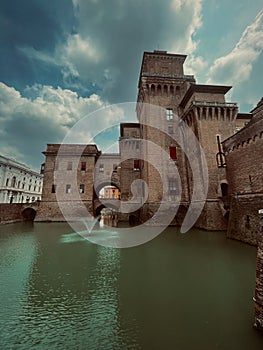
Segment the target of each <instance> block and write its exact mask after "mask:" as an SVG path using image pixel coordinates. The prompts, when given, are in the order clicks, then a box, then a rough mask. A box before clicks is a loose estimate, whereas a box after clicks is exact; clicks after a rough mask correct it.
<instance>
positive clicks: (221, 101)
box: [137, 51, 242, 230]
mask: <svg viewBox="0 0 263 350" xmlns="http://www.w3.org/2000/svg"><path fill="white" fill-rule="evenodd" d="M185 58H186V56H184V55H174V54H168V53H167V52H165V51H154V52H145V53H144V56H143V61H142V67H141V72H140V78H139V85H138V88H139V91H138V108H137V115H138V120H139V122H140V123H141V124H148V122H149V120H151V125H153V126H154V127H151V126H148V125H142V126H141V136H142V138H143V139H145V140H149V141H152V142H153V143H155V144H157V145H159V146H160V147H161V148H162V149H164V150H165V151H166V152H167V154H169V152H170V156H171V148H173V147H175V148H176V157H172V156H171V157H170V158H171V159H170V161H169V160H167V159H162V157H160V155H159V157H158V154H155V159H157V164H158V170H159V172H158V171H157V170H156V169H155V168H154V167H153V166H152V165H151V164H150V162H148V163H147V162H146V163H145V164H144V167H143V169H142V171H141V176H142V179H144V180H145V181H146V183H147V184H148V189H149V196H148V201H147V203H145V208H144V209H143V216H145V217H143V219H147V217H148V216H149V213H147V211H149V210H148V209H147V208H151V214H153V213H154V212H155V211H156V210H157V208H158V207H159V204H160V202H161V201H162V200H168V201H169V200H170V201H176V200H177V198H176V196H175V198H173V197H171V196H170V195H169V183H170V182H171V181H175V183H176V184H178V183H179V179H178V175H176V174H175V171H174V168H173V165H176V167H177V169H178V171H179V175H180V181H181V188H182V191H181V198H180V201H181V202H183V203H185V204H184V207H186V206H187V205H189V203H190V202H191V198H192V193H193V188H194V182H196V181H198V180H197V177H196V176H195V175H196V174H195V175H193V173H192V170H191V164H190V163H189V161H188V159H187V157H186V155H185V149H186V148H187V147H188V148H191V147H193V145H191V141H189V140H190V137H189V134H187V132H189V133H190V131H189V129H190V130H192V132H193V133H194V135H195V136H196V138H197V140H198V141H199V144H200V145H201V147H202V149H203V152H204V155H205V158H206V162H207V167H208V175H209V186H208V195H207V200H206V203H205V206H204V210H203V212H202V214H201V216H200V218H199V220H198V222H197V223H196V225H197V226H198V227H200V228H205V229H209V230H225V229H226V228H227V220H226V218H225V217H224V215H225V214H226V210H225V209H224V201H223V199H222V197H223V196H222V192H221V184H222V183H226V172H225V164H224V162H221V163H222V164H219V163H218V162H217V158H216V156H217V153H218V152H219V148H218V143H220V141H222V140H223V139H226V138H228V137H229V136H231V135H233V133H234V132H235V130H236V127H237V125H236V120H237V116H238V108H237V104H236V103H227V102H226V101H225V94H226V93H227V92H228V91H229V89H230V88H231V87H228V86H214V85H198V84H196V83H195V79H194V77H193V76H188V75H184V70H183V63H184V60H185ZM141 103H149V104H152V105H156V106H159V107H161V108H162V109H160V111H158V110H157V109H154V108H146V109H145V108H144V107H143V106H142V104H141ZM169 113H170V114H171V115H170V116H169V115H168V114H169ZM175 116H178V117H179V119H180V120H183V121H184V122H185V123H186V124H187V126H188V128H189V129H186V131H185V134H184V136H183V137H181V136H180V124H179V123H178V120H177V119H176V118H175ZM241 123H242V120H241V119H238V125H240V124H241ZM167 133H168V134H172V135H171V136H173V138H169V136H168V135H167ZM177 139H178V140H179V139H181V140H182V139H183V144H184V149H182V147H181V145H178V144H177V142H176V140H177ZM218 140H219V142H218ZM147 147H148V146H147ZM147 147H146V148H145V149H143V150H142V152H143V153H144V154H146V155H147V156H148V157H150V156H151V150H149V147H148V149H147ZM197 162H199V165H198V167H199V169H198V170H197V173H198V178H202V176H203V170H204V168H203V164H202V160H201V158H199V160H197ZM172 163H173V164H172ZM160 178H161V179H162V181H161V184H162V186H160ZM165 179H166V180H165ZM200 190H202V189H200ZM187 203H188V204H187ZM154 208H155V209H154ZM179 216H180V214H179ZM178 221H179V219H178V217H177V218H176V217H175V222H178Z"/></svg>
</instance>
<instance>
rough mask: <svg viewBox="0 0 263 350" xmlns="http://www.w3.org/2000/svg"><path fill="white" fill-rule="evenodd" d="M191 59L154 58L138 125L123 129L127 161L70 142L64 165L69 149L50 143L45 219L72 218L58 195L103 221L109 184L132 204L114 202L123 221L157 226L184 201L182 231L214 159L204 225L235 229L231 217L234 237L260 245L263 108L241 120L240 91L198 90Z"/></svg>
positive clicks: (146, 72) (147, 66) (146, 71)
mask: <svg viewBox="0 0 263 350" xmlns="http://www.w3.org/2000/svg"><path fill="white" fill-rule="evenodd" d="M185 58H186V56H185V55H176V54H168V53H167V52H166V51H154V52H145V53H144V56H143V61H142V66H141V72H140V78H139V84H138V103H137V117H138V123H125V124H121V126H120V140H119V145H120V154H112V155H110V154H108V155H107V154H105V155H101V153H100V152H99V151H98V149H97V147H96V146H95V145H86V146H85V145H63V152H61V154H60V157H61V158H60V159H59V162H58V164H57V165H56V164H55V161H56V157H57V154H58V151H59V147H60V145H48V147H47V151H46V152H44V154H45V155H46V164H45V171H44V188H43V196H42V203H41V206H40V208H39V211H38V214H37V220H63V215H62V214H61V212H60V208H59V206H58V203H57V196H59V199H60V201H61V202H63V203H64V206H65V207H66V210H68V211H71V212H72V215H75V216H79V215H80V216H81V215H82V209H81V202H83V203H84V204H85V206H86V208H88V211H89V212H90V213H93V214H94V215H98V213H99V210H100V208H102V207H103V203H102V202H101V201H100V200H99V198H98V193H97V195H96V191H97V192H98V191H99V190H100V188H101V186H102V185H104V184H106V183H107V184H108V185H115V186H116V187H117V188H119V189H120V191H121V200H122V203H120V202H119V203H114V205H116V206H117V207H118V208H119V207H120V205H121V208H120V212H121V213H120V214H119V218H120V219H122V220H128V219H129V218H130V217H131V216H133V217H135V218H136V219H138V220H141V221H147V220H148V219H149V218H150V217H153V216H154V214H155V213H156V212H157V210H158V208H159V207H160V204H161V203H162V202H163V201H165V202H169V203H172V204H174V205H176V204H177V203H179V204H180V205H179V210H178V212H177V214H176V215H175V216H174V219H173V221H172V224H174V225H181V224H182V222H183V220H184V217H185V215H186V213H187V210H188V208H189V205H190V203H191V201H192V199H193V193H194V189H195V188H198V191H199V193H202V191H203V192H204V191H205V164H204V158H205V160H206V163H207V169H208V176H209V179H208V193H207V197H206V198H205V203H204V208H203V211H202V213H201V215H200V216H199V218H198V220H197V222H196V224H195V225H196V226H197V227H200V228H204V229H208V230H226V229H227V226H228V217H229V220H230V221H229V226H228V236H229V237H232V238H236V239H241V240H243V241H246V242H249V243H252V244H256V239H257V229H256V227H257V220H258V219H257V214H256V211H257V210H258V209H260V206H261V204H262V196H263V194H262V193H263V190H262V183H263V180H262V173H263V172H262V170H263V169H262V162H261V155H262V131H261V130H262V105H263V103H260V104H259V105H258V106H257V108H255V109H254V110H253V111H252V113H251V114H249V113H247V114H244V113H242V114H241V113H238V108H237V104H236V103H232V102H231V103H229V102H226V101H225V94H226V93H227V92H228V91H229V89H230V88H231V87H229V86H217V85H216V86H215V85H199V84H196V83H195V79H194V77H193V76H189V75H185V74H184V68H183V64H184V61H185ZM252 115H253V119H252V120H251V121H250V119H251V116H252ZM249 121H250V122H249ZM248 122H249V123H248ZM247 123H248V124H247ZM246 124H247V125H246ZM182 125H184V126H182ZM245 125H246V126H245ZM244 126H245V127H244ZM238 130H240V131H238ZM237 131H238V132H237ZM235 132H237V133H236V134H235V135H234V136H233V134H234V133H235ZM191 135H195V138H194V139H193V137H192V136H191ZM222 140H225V141H224V142H223V147H224V152H225V154H224V153H223V150H222V149H221V142H222ZM197 144H198V145H201V147H202V151H203V155H204V158H202V156H201V151H200V149H199V148H198V149H197V151H196V145H197ZM187 152H188V153H187ZM187 154H188V156H187ZM225 155H226V159H225ZM99 157H100V158H99ZM98 159H99V160H98ZM97 160H98V162H97V164H96V161H97ZM193 162H194V163H195V168H193V167H192V164H191V163H193ZM84 163H85V169H82V167H83V164H84ZM69 164H70V166H69ZM116 165H118V166H117V168H116ZM226 165H227V167H226ZM69 168H70V169H71V170H70V169H69ZM226 171H227V173H226ZM94 176H95V177H94ZM141 180H143V181H141ZM145 184H147V189H145V187H146V185H145ZM69 185H70V186H69ZM54 186H55V188H54ZM94 188H95V190H96V191H94ZM146 192H147V193H146ZM144 196H146V202H145V203H144V204H143V206H141V205H140V204H141V203H143V197H144ZM230 197H231V209H230V210H229V205H230V201H229V198H230ZM195 199H196V198H195ZM197 200H198V198H197ZM72 204H74V205H73V206H72ZM67 206H68V208H67ZM164 217H165V213H164ZM152 221H153V222H154V220H152ZM156 224H157V225H158V224H161V222H156Z"/></svg>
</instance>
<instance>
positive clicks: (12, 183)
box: [11, 176, 16, 187]
mask: <svg viewBox="0 0 263 350" xmlns="http://www.w3.org/2000/svg"><path fill="white" fill-rule="evenodd" d="M11 187H16V177H15V176H13V178H12V182H11Z"/></svg>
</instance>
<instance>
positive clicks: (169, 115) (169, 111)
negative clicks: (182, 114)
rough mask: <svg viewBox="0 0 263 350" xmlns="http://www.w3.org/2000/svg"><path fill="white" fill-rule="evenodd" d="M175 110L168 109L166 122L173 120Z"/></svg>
mask: <svg viewBox="0 0 263 350" xmlns="http://www.w3.org/2000/svg"><path fill="white" fill-rule="evenodd" d="M173 118H174V116H173V110H172V108H166V120H173Z"/></svg>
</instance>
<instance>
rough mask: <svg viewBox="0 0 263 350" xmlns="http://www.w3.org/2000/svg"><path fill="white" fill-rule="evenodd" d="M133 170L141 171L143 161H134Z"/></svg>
mask: <svg viewBox="0 0 263 350" xmlns="http://www.w3.org/2000/svg"><path fill="white" fill-rule="evenodd" d="M133 170H136V171H138V170H141V160H140V159H134V160H133Z"/></svg>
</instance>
